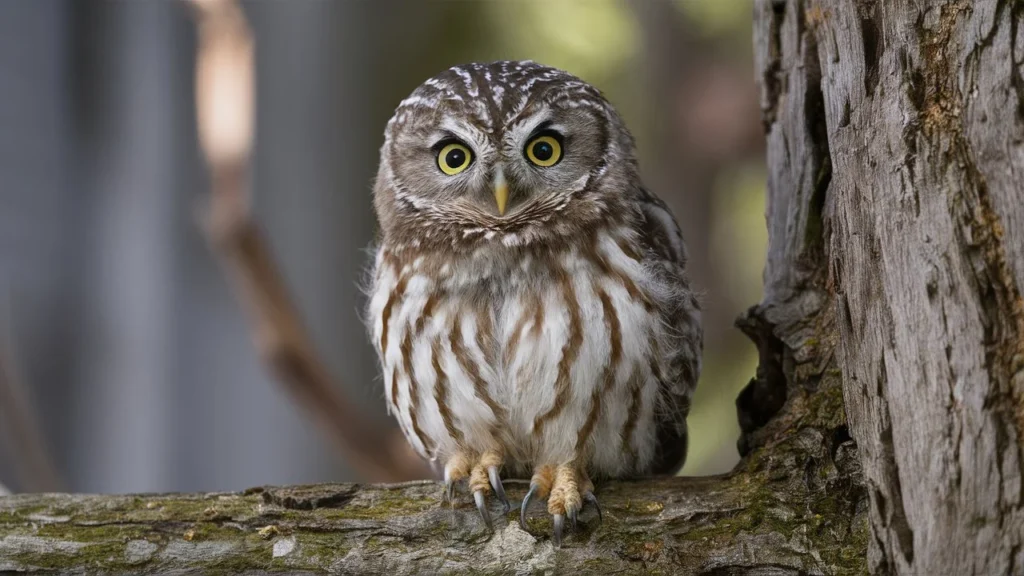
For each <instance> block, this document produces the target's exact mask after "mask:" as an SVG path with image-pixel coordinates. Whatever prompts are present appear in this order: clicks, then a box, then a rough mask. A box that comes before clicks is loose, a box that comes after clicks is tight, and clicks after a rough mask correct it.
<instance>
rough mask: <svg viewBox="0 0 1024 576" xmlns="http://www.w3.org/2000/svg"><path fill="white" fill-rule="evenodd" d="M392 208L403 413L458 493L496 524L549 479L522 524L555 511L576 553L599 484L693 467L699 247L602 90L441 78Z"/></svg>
mask: <svg viewBox="0 0 1024 576" xmlns="http://www.w3.org/2000/svg"><path fill="white" fill-rule="evenodd" d="M374 207H375V209H376V212H377V217H378V219H379V222H380V237H379V248H378V249H377V253H376V261H375V264H374V272H373V285H372V288H371V298H370V304H369V314H368V322H369V324H370V331H371V333H372V337H373V340H374V343H375V345H376V347H377V352H378V353H379V355H380V361H381V365H382V367H383V375H384V389H385V395H386V397H387V403H388V407H389V410H390V412H391V413H392V414H393V415H394V416H395V417H396V418H397V420H398V422H399V423H400V424H401V427H402V430H403V431H404V432H405V435H406V437H407V438H408V440H409V442H410V443H411V444H412V446H413V447H414V448H415V449H416V450H417V451H418V452H419V453H420V454H421V455H422V456H423V457H424V458H428V459H430V460H431V461H434V462H437V463H439V464H443V466H444V478H445V483H446V485H447V490H446V492H447V494H448V496H449V497H451V489H452V486H453V485H454V483H456V482H459V481H460V480H463V479H467V478H468V481H469V488H470V491H471V492H472V493H473V495H474V498H475V500H476V504H477V507H478V508H479V509H480V513H481V515H482V517H483V519H484V521H485V522H486V523H487V525H488V527H490V526H491V519H490V515H489V514H488V512H487V509H486V500H485V499H486V497H487V495H488V494H490V493H491V491H492V490H493V492H494V494H495V496H496V497H497V498H498V499H499V500H500V501H501V502H502V503H503V504H504V505H505V509H506V510H507V509H508V507H509V504H508V500H507V498H506V497H505V492H504V488H503V487H502V482H501V474H502V473H503V472H504V473H505V474H506V475H513V476H526V475H530V474H532V482H531V486H530V491H529V493H528V495H527V497H526V498H525V499H524V501H523V503H522V515H521V516H520V522H521V523H523V522H524V519H525V516H526V508H527V506H528V504H529V502H530V500H531V499H532V498H547V505H548V506H547V507H548V512H549V513H550V514H552V515H553V516H554V518H553V522H554V541H555V543H556V545H557V544H560V542H561V537H562V532H563V528H564V523H565V519H566V518H568V519H569V520H570V521H571V522H572V523H575V521H576V518H577V515H578V513H579V511H580V509H581V508H582V506H583V504H584V503H587V502H592V503H593V504H594V505H595V506H596V504H597V500H596V498H595V497H594V494H593V484H592V483H591V478H599V477H624V476H637V475H648V474H667V473H674V472H675V471H677V470H678V469H679V468H680V467H681V466H682V464H683V460H684V459H685V457H686V447H687V429H686V416H687V413H688V411H689V406H690V399H691V397H692V396H693V392H694V388H695V387H696V384H697V377H698V375H699V373H700V360H701V349H702V329H701V324H700V309H699V305H698V302H697V299H696V297H695V296H694V292H693V290H692V289H691V288H690V285H689V282H688V280H687V277H686V245H685V243H684V242H683V238H682V235H681V234H680V232H679V226H678V225H677V224H676V222H675V219H674V218H673V217H672V214H671V213H670V212H669V210H668V208H667V207H666V206H665V204H664V203H663V202H662V201H661V200H660V199H659V198H658V197H657V196H655V195H654V194H653V193H652V192H650V191H649V190H647V188H646V187H645V186H644V185H643V183H642V182H641V180H640V175H639V170H638V165H637V160H636V154H635V145H634V141H633V137H632V136H631V135H630V133H629V130H627V129H626V126H625V125H624V123H623V121H622V119H621V118H620V116H619V114H618V113H617V112H616V111H615V110H614V109H613V108H612V106H611V105H610V104H609V103H608V101H607V100H606V99H605V98H604V97H603V96H602V95H601V93H600V92H599V91H598V90H597V89H596V88H594V87H593V86H591V85H590V84H588V83H586V82H584V81H582V80H580V79H579V78H576V77H575V76H572V75H571V74H568V73H566V72H563V71H561V70H556V69H553V68H549V67H547V66H542V65H540V64H536V63H533V62H495V63H491V64H468V65H464V66H456V67H454V68H451V69H449V70H447V71H445V72H442V73H441V74H439V75H437V76H435V77H433V78H430V79H429V80H427V81H426V82H424V83H423V84H422V85H421V86H419V87H418V88H417V89H416V90H415V91H414V92H413V93H412V95H410V96H409V97H408V98H406V99H405V100H403V101H402V102H401V104H399V106H398V109H397V110H396V111H395V114H394V117H392V118H391V120H390V121H389V122H388V124H387V128H386V131H385V140H384V145H383V147H382V148H381V158H380V169H379V172H378V175H377V180H376V184H375V187H374ZM599 510H600V509H599V508H598V511H599ZM523 526H524V528H525V526H526V525H525V523H523Z"/></svg>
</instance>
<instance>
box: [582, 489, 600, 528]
mask: <svg viewBox="0 0 1024 576" xmlns="http://www.w3.org/2000/svg"><path fill="white" fill-rule="evenodd" d="M583 502H585V503H589V504H593V505H594V508H597V521H598V522H604V516H602V515H601V505H600V504H598V503H597V496H594V493H593V492H591V491H589V490H588V491H587V493H586V494H584V495H583Z"/></svg>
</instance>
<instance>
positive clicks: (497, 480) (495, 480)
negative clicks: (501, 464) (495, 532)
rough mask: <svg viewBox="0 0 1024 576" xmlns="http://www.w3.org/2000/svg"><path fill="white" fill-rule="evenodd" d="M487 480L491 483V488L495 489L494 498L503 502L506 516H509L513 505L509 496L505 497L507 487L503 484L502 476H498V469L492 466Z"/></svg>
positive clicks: (488, 471)
mask: <svg viewBox="0 0 1024 576" xmlns="http://www.w3.org/2000/svg"><path fill="white" fill-rule="evenodd" d="M487 478H489V479H490V481H491V488H493V489H494V496H495V497H496V498H497V499H498V501H499V502H501V505H502V506H504V507H505V511H504V512H503V513H504V514H508V511H509V510H511V509H512V504H510V503H509V501H508V496H505V486H503V485H502V483H501V476H498V467H497V466H491V467H489V468H488V469H487Z"/></svg>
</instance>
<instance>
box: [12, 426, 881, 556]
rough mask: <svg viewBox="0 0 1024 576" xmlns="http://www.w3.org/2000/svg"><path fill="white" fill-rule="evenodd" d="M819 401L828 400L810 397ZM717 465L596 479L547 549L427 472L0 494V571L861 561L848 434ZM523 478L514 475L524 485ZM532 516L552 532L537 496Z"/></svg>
mask: <svg viewBox="0 0 1024 576" xmlns="http://www.w3.org/2000/svg"><path fill="white" fill-rule="evenodd" d="M820 408H824V409H826V410H827V409H828V408H827V407H824V406H822V407H820ZM805 424H807V425H806V426H802V427H801V431H800V432H798V433H795V434H790V435H788V438H787V439H786V440H784V441H783V442H782V444H780V445H777V446H775V447H773V448H772V449H770V450H765V451H764V453H763V454H761V455H760V456H756V457H753V458H750V459H748V460H747V461H746V463H745V464H744V465H743V467H742V469H741V470H739V471H738V472H737V473H735V474H733V475H730V476H724V477H707V478H672V479H661V480H645V481H638V482H613V483H607V484H603V485H601V486H599V489H598V495H599V498H600V499H601V502H602V505H603V510H604V521H603V523H598V521H597V519H596V514H595V512H594V510H593V509H592V508H591V509H588V510H586V511H585V512H584V514H583V516H582V518H581V522H580V529H579V530H578V531H576V532H574V533H573V534H572V535H570V537H569V538H568V539H567V541H566V543H565V545H564V547H563V548H562V549H560V550H556V549H554V548H553V547H552V545H551V543H550V541H549V540H548V539H546V538H544V539H540V540H538V539H535V538H534V537H533V536H530V535H529V534H527V533H526V532H524V531H522V530H521V529H520V528H519V525H518V522H517V521H516V519H517V516H518V513H517V512H516V511H515V509H513V511H512V512H510V513H509V514H507V515H506V516H505V517H502V516H501V510H500V506H499V505H497V504H496V505H494V506H492V508H491V513H492V514H493V515H494V517H495V530H496V532H495V533H494V534H493V535H489V534H488V533H487V532H486V529H485V527H484V526H483V523H482V521H481V520H480V517H479V516H478V515H477V513H476V510H475V507H474V506H473V505H472V503H471V499H469V498H468V497H465V495H463V498H462V499H461V502H460V503H457V504H456V506H455V507H454V508H451V507H449V506H447V505H442V504H440V496H441V491H442V488H441V486H440V485H439V484H437V483H434V482H429V481H421V482H413V483H406V484H393V485H366V486H360V485H355V484H334V485H321V486H308V487H293V488H265V489H251V490H247V491H246V492H244V493H241V494H193V495H176V494H161V495H144V496H86V495H63V494H61V495H20V496H9V497H5V498H0V571H11V572H15V573H52V574H57V573H60V574H66V573H81V572H88V573H90V574H126V573H131V574H168V573H183V572H185V573H204V574H209V573H218V572H221V573H262V572H264V571H267V572H269V571H287V572H291V573H310V574H323V573H333V574H389V575H391V576H399V575H406V574H408V575H413V574H439V573H474V574H504V573H530V574H542V573H550V571H551V570H556V571H558V572H567V571H572V572H574V573H578V574H609V573H618V574H647V573H650V572H651V571H658V570H660V571H662V572H663V573H674V574H739V573H742V574H772V575H785V574H793V575H796V574H857V573H861V572H862V571H863V566H864V558H863V550H864V549H865V547H866V545H867V542H866V538H867V529H866V523H864V522H863V515H862V514H860V513H859V510H860V508H861V502H862V501H863V498H862V497H861V495H860V493H859V491H858V490H857V489H856V485H857V478H858V476H859V473H858V463H857V458H856V454H855V451H854V450H852V443H850V442H849V441H848V440H843V441H842V442H840V443H839V444H838V445H835V439H832V438H824V437H822V434H821V433H820V431H819V430H818V429H817V428H816V427H815V425H814V423H813V422H810V421H805ZM525 488H526V486H525V483H521V482H510V483H509V484H508V489H509V496H510V497H511V498H513V499H521V498H522V496H523V495H524V492H525ZM537 508H538V509H537V510H535V511H534V512H535V513H536V519H531V521H530V524H531V528H532V529H534V530H535V531H540V532H544V533H550V531H551V524H550V521H549V520H547V515H546V514H543V511H542V510H541V509H540V508H541V507H540V506H538V507H537Z"/></svg>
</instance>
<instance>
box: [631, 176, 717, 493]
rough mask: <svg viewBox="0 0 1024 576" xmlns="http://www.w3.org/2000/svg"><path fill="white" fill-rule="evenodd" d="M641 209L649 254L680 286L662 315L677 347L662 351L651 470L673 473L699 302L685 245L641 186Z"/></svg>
mask: <svg viewBox="0 0 1024 576" xmlns="http://www.w3.org/2000/svg"><path fill="white" fill-rule="evenodd" d="M640 207H641V210H642V213H643V216H644V222H643V224H642V225H641V230H640V232H641V234H642V236H643V238H644V240H645V241H646V242H647V244H648V247H649V248H650V252H649V256H648V258H651V259H652V260H653V262H652V264H655V266H654V267H655V268H656V269H657V270H659V272H660V273H663V274H664V275H665V278H666V281H667V282H668V283H669V285H671V286H675V287H677V288H678V289H677V290H676V291H675V293H674V294H673V300H674V301H673V302H672V306H670V307H669V308H668V310H667V311H666V313H665V315H666V318H665V321H666V323H667V324H668V325H669V326H671V327H672V328H673V329H674V331H675V338H674V340H675V344H676V345H675V349H674V350H668V351H663V352H664V353H665V355H666V356H667V357H668V362H667V363H666V364H667V365H666V366H665V367H664V368H663V370H662V375H661V382H660V386H661V394H660V397H661V399H662V400H663V402H662V403H661V406H660V410H659V413H658V414H657V418H658V424H657V434H658V437H657V443H658V445H657V447H656V450H655V454H656V456H655V461H654V465H653V468H652V471H653V472H654V473H655V474H675V473H676V472H678V471H679V469H680V468H682V466H683V463H684V462H685V460H686V450H687V443H688V437H687V428H686V416H687V414H689V412H690V400H691V399H692V398H693V393H694V390H696V388H697V378H698V377H699V376H700V364H701V353H702V350H703V340H704V338H703V329H702V327H701V322H700V303H699V302H698V301H697V297H696V295H695V294H694V291H693V289H692V288H691V287H690V283H689V280H688V279H687V278H686V260H687V253H686V244H685V242H684V241H683V235H682V233H681V232H680V230H679V224H677V223H676V220H675V218H674V217H673V216H672V213H671V212H670V211H669V209H668V206H666V205H665V203H664V202H663V201H662V200H661V199H660V198H658V197H657V196H655V195H654V194H653V193H651V192H649V191H646V190H644V191H642V195H641V199H640Z"/></svg>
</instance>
